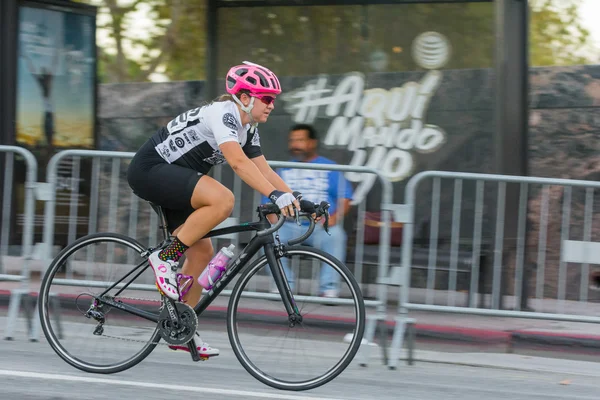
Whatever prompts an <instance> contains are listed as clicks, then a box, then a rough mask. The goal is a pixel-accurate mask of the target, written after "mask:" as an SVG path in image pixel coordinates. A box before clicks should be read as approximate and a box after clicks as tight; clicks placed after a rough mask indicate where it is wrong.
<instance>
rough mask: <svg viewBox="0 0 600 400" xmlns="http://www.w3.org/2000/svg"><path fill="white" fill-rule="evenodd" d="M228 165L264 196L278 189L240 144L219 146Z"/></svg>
mask: <svg viewBox="0 0 600 400" xmlns="http://www.w3.org/2000/svg"><path fill="white" fill-rule="evenodd" d="M219 148H220V149H221V152H222V153H223V156H224V157H225V159H226V160H227V163H228V164H229V165H230V166H231V168H232V169H233V170H234V172H235V173H236V174H237V175H238V176H239V177H240V178H242V180H243V181H244V182H246V183H247V184H248V185H249V186H250V187H251V188H252V189H254V190H257V191H258V192H260V193H261V194H262V195H264V196H269V194H271V192H272V191H273V190H276V189H277V188H276V187H275V186H274V185H273V184H272V183H271V182H269V180H267V178H265V177H264V176H263V174H262V173H261V171H260V170H259V169H258V167H257V166H256V164H254V163H253V162H252V161H251V160H250V159H249V158H248V156H246V154H244V151H243V150H242V147H241V146H240V144H239V143H238V142H225V143H223V144H221V145H220V146H219Z"/></svg>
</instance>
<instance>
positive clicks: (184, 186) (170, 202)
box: [127, 141, 203, 232]
mask: <svg viewBox="0 0 600 400" xmlns="http://www.w3.org/2000/svg"><path fill="white" fill-rule="evenodd" d="M202 176H203V174H202V173H201V172H198V171H195V170H193V169H191V168H185V167H182V166H180V165H175V164H169V163H167V162H166V161H165V160H164V159H163V158H162V157H161V156H160V155H159V154H158V153H157V152H156V150H155V149H154V146H153V144H152V142H151V141H147V142H146V143H145V144H144V145H143V146H142V147H141V148H140V149H139V150H138V151H137V152H136V154H135V156H134V157H133V159H132V160H131V163H130V164H129V168H128V170H127V181H128V182H129V186H130V187H131V189H132V190H133V192H134V193H135V194H136V195H137V196H139V197H141V198H142V199H144V200H147V201H149V202H152V203H154V204H156V205H159V206H161V207H162V208H163V212H164V213H165V216H166V218H167V225H168V228H169V231H170V232H173V231H174V230H175V229H177V228H178V227H179V226H180V225H182V224H183V223H184V222H185V220H186V219H187V217H189V215H190V214H191V213H193V212H194V208H193V207H192V204H191V200H192V194H193V193H194V188H195V187H196V184H197V183H198V180H199V179H200V178H201V177H202Z"/></svg>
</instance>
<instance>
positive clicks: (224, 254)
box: [198, 244, 235, 290]
mask: <svg viewBox="0 0 600 400" xmlns="http://www.w3.org/2000/svg"><path fill="white" fill-rule="evenodd" d="M234 248H235V245H234V244H230V245H229V247H223V248H222V249H221V250H219V252H218V253H217V255H215V256H214V257H213V259H212V260H210V262H209V263H208V265H207V266H206V268H205V269H204V271H202V274H200V276H199V277H198V284H200V286H202V287H203V288H204V289H206V290H210V289H212V288H213V286H214V284H215V282H216V281H218V280H219V278H221V276H222V275H223V272H225V270H226V269H227V263H228V262H229V260H231V258H232V257H233V249H234Z"/></svg>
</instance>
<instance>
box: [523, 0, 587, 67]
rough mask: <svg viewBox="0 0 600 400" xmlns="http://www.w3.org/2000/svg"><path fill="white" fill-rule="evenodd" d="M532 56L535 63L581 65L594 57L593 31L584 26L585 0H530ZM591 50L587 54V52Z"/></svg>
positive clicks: (539, 64) (538, 64) (544, 64)
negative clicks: (581, 15) (583, 9)
mask: <svg viewBox="0 0 600 400" xmlns="http://www.w3.org/2000/svg"><path fill="white" fill-rule="evenodd" d="M529 2H530V9H531V11H530V21H531V23H530V29H529V32H530V39H529V40H530V46H531V50H530V59H531V64H532V65H534V66H546V65H548V66H549V65H578V64H586V63H589V62H590V61H591V60H590V58H589V56H588V55H587V54H590V53H592V49H591V44H590V32H589V31H588V30H587V29H585V28H584V27H583V26H581V23H580V20H579V14H578V12H579V7H580V5H581V3H582V2H581V0H529ZM586 51H587V54H586Z"/></svg>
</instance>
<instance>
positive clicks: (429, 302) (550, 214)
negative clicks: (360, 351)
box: [387, 171, 600, 368]
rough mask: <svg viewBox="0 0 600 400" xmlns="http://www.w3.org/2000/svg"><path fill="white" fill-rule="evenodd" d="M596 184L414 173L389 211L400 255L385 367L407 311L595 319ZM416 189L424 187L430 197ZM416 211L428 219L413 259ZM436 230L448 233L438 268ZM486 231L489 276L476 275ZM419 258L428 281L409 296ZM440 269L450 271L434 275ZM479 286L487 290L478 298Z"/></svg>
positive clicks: (599, 308) (398, 343)
mask: <svg viewBox="0 0 600 400" xmlns="http://www.w3.org/2000/svg"><path fill="white" fill-rule="evenodd" d="M426 182H430V183H431V187H430V188H429V187H424V186H425V183H426ZM598 188H600V183H598V182H591V181H582V180H567V179H550V178H538V177H521V176H505V175H491V174H474V173H454V172H440V171H427V172H422V173H419V174H417V175H415V176H414V177H412V178H411V179H410V181H409V182H408V184H407V187H406V193H405V203H404V204H399V205H396V206H395V207H394V208H395V212H396V217H397V218H396V219H397V220H400V221H402V222H404V229H403V244H402V248H401V250H400V251H401V263H400V264H399V265H397V266H395V267H392V274H391V276H390V278H389V280H388V282H387V283H388V284H391V285H398V286H401V287H402V289H401V290H400V291H399V301H398V304H399V305H398V310H397V316H396V321H395V330H394V336H393V339H392V344H391V350H390V357H389V363H388V366H389V367H391V368H394V367H395V366H396V364H397V362H398V359H399V352H400V349H401V348H402V341H403V338H404V332H405V325H406V323H407V321H408V320H409V319H408V312H409V311H437V312H444V313H456V314H472V315H483V316H497V317H514V318H529V319H542V320H557V321H569V322H588V323H600V316H599V315H600V304H593V303H591V302H590V296H591V295H592V292H591V290H592V289H591V288H590V286H591V285H590V278H589V275H590V264H600V252H599V251H598V250H600V249H599V247H600V246H599V245H598V243H597V241H598V239H599V236H600V235H599V234H598V233H599V232H598V231H597V230H594V229H593V226H592V221H593V209H594V194H595V191H596V189H598ZM424 189H425V190H424ZM422 192H430V198H427V196H425V197H423V196H421V195H420V194H422ZM442 204H443V206H444V207H443V211H440V208H441V205H442ZM515 204H518V206H517V210H514V208H513V207H512V206H513V205H515ZM425 211H427V213H424V212H425ZM417 214H419V218H421V219H422V218H424V217H426V218H427V219H429V236H428V237H427V238H426V240H425V242H426V243H427V246H426V248H427V250H426V251H427V257H425V258H424V260H423V262H420V261H418V260H416V259H415V257H416V255H417V250H418V249H417V248H416V246H415V242H416V235H417V232H418V228H419V227H418V226H416V224H417V222H418V221H417ZM428 214H429V215H428ZM511 232H512V233H513V234H512V237H511ZM443 236H445V237H449V247H448V249H447V250H445V251H447V252H448V253H449V263H448V264H449V265H448V268H447V271H441V273H440V271H438V270H437V269H438V265H440V264H441V263H442V262H441V261H440V258H439V255H440V252H441V250H440V245H439V243H441V242H442V240H441V239H442V237H443ZM464 237H467V238H468V241H469V246H468V248H469V250H467V251H466V253H467V254H466V255H464V254H463V255H462V257H463V258H465V259H466V261H465V265H467V266H468V267H467V272H469V273H470V275H471V276H470V279H467V280H466V282H465V287H466V288H467V289H466V292H467V293H468V294H469V296H468V297H467V296H465V294H464V293H460V292H459V291H458V289H457V287H458V285H457V282H458V272H459V259H460V254H461V251H460V245H461V243H462V242H464V240H462V239H463V238H464ZM594 239H595V240H596V242H593V241H592V240H594ZM486 240H487V241H489V244H490V246H491V250H490V252H489V256H490V265H489V268H488V269H489V270H490V271H489V274H488V275H489V277H490V278H491V282H480V276H479V271H480V268H481V267H482V265H481V264H480V260H481V253H482V251H483V250H482V249H483V247H482V246H483V243H484V242H485V241H486ZM420 263H421V264H423V265H418V264H420ZM418 267H421V268H422V269H424V270H425V271H427V274H426V277H422V281H423V286H425V288H423V289H420V290H419V289H416V288H415V287H412V288H411V293H410V297H409V293H408V290H407V289H408V287H409V286H410V285H409V284H408V283H410V282H411V279H413V282H414V280H415V279H414V278H415V276H416V275H417V274H418V272H419V271H418V269H417V268H418ZM421 272H422V271H421ZM440 276H441V277H442V278H447V279H443V281H442V282H440ZM413 286H414V285H413ZM481 286H484V287H483V288H482V287H481ZM482 289H484V290H483V291H484V292H488V293H483V294H482V298H479V299H478V293H479V292H481V291H482ZM530 293H531V294H530ZM486 297H487V298H488V300H489V302H488V303H489V306H487V307H486V306H485V305H483V304H482V303H483V302H482V300H485V298H486ZM598 299H600V296H598V295H596V297H595V300H598ZM478 300H479V301H478ZM459 302H462V304H463V305H462V306H461V305H460V304H459ZM531 309H533V311H532V310H531Z"/></svg>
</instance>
